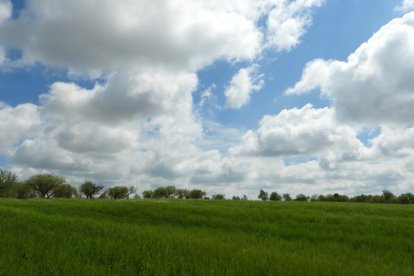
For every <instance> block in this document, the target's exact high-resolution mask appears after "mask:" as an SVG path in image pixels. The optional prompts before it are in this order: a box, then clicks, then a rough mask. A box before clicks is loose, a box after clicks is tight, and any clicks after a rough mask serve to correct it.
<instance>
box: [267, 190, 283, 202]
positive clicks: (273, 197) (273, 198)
mask: <svg viewBox="0 0 414 276" xmlns="http://www.w3.org/2000/svg"><path fill="white" fill-rule="evenodd" d="M269 200H271V201H280V200H282V197H281V196H280V195H279V194H278V193H277V192H272V193H271V194H270V197H269Z"/></svg>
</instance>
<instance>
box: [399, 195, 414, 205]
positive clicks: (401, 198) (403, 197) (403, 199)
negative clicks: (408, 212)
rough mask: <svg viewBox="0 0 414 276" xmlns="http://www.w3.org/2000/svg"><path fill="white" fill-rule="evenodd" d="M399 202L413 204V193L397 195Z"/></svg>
mask: <svg viewBox="0 0 414 276" xmlns="http://www.w3.org/2000/svg"><path fill="white" fill-rule="evenodd" d="M398 203H400V204H414V195H413V194H412V193H406V194H401V195H399V196H398Z"/></svg>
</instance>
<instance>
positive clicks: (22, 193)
mask: <svg viewBox="0 0 414 276" xmlns="http://www.w3.org/2000/svg"><path fill="white" fill-rule="evenodd" d="M14 193H15V195H16V198H18V199H28V198H32V197H36V194H35V192H34V191H33V189H32V187H31V186H30V185H29V184H27V183H18V184H16V185H15V191H14Z"/></svg>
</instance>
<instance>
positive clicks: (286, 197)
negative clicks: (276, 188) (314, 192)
mask: <svg viewBox="0 0 414 276" xmlns="http://www.w3.org/2000/svg"><path fill="white" fill-rule="evenodd" d="M282 198H283V200H284V201H292V197H291V196H290V194H283V195H282Z"/></svg>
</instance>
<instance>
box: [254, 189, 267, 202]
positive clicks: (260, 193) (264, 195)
mask: <svg viewBox="0 0 414 276" xmlns="http://www.w3.org/2000/svg"><path fill="white" fill-rule="evenodd" d="M257 198H259V199H261V200H267V199H268V198H269V194H268V193H267V192H265V191H263V190H260V192H259V195H258V196H257Z"/></svg>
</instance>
